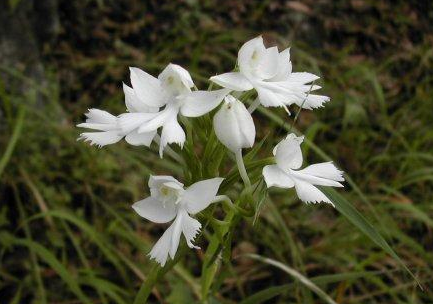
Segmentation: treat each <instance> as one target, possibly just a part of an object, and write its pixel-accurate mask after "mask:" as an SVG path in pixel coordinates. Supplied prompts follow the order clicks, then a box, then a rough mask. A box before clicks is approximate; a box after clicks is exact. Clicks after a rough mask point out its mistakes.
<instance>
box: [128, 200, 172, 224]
mask: <svg viewBox="0 0 433 304" xmlns="http://www.w3.org/2000/svg"><path fill="white" fill-rule="evenodd" d="M132 208H133V209H134V210H135V212H137V213H138V215H140V216H141V217H144V218H145V219H147V220H149V221H152V222H154V223H167V222H169V221H171V220H172V219H174V217H175V216H176V208H175V205H174V204H165V206H164V204H163V203H162V202H160V201H159V200H157V199H155V198H153V197H148V198H145V199H143V200H141V201H138V202H136V203H134V204H133V205H132Z"/></svg>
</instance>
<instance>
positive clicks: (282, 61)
mask: <svg viewBox="0 0 433 304" xmlns="http://www.w3.org/2000/svg"><path fill="white" fill-rule="evenodd" d="M290 73H292V62H291V61H290V48H287V49H285V50H284V51H282V52H280V54H279V59H278V72H277V74H276V75H275V76H274V77H272V79H271V80H272V81H284V80H286V79H287V77H289V75H290Z"/></svg>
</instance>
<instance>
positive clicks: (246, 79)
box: [78, 37, 344, 266]
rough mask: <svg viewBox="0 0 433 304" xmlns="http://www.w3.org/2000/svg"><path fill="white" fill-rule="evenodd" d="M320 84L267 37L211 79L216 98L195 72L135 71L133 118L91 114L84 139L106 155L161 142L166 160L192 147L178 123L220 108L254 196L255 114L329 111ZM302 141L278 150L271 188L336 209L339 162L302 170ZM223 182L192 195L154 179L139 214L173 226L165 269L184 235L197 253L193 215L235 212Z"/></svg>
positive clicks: (228, 142) (217, 120)
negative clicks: (170, 152) (120, 146)
mask: <svg viewBox="0 0 433 304" xmlns="http://www.w3.org/2000/svg"><path fill="white" fill-rule="evenodd" d="M318 78H319V77H318V76H316V75H314V74H311V73H307V72H292V63H291V61H290V49H285V50H284V51H282V52H279V51H278V48H277V47H270V48H266V47H265V45H264V43H263V39H262V37H257V38H254V39H252V40H250V41H248V42H246V43H245V44H244V45H243V46H242V47H241V49H240V50H239V53H238V60H237V66H236V68H235V69H234V71H232V72H228V73H224V74H221V75H217V76H213V77H211V78H210V81H211V82H213V83H214V84H217V85H219V86H221V87H222V88H221V89H218V90H214V91H209V90H198V89H197V88H196V86H195V85H194V82H193V80H192V78H191V75H190V74H189V72H188V71H187V70H185V69H184V68H182V67H181V66H179V65H176V64H172V63H170V64H168V65H167V67H166V68H165V69H164V70H163V71H162V72H161V73H160V74H159V75H158V77H154V76H152V75H150V74H148V73H146V72H144V71H142V70H140V69H138V68H130V82H131V87H130V86H128V85H126V84H123V91H124V94H125V105H126V110H127V112H126V113H123V114H120V115H118V116H114V115H112V114H110V113H108V112H106V111H102V110H98V109H89V111H88V113H86V116H87V119H86V122H85V123H81V124H79V125H78V127H82V128H88V129H93V130H95V132H85V133H82V134H81V135H80V137H79V139H83V140H85V141H89V142H90V143H91V144H92V145H93V144H95V145H98V146H99V147H102V146H105V145H109V144H113V143H116V142H118V141H120V140H121V139H122V138H125V140H126V142H127V143H129V144H131V145H144V146H147V147H149V146H150V145H151V143H152V142H153V141H155V142H156V143H158V144H159V155H160V157H161V158H162V157H163V155H164V149H165V148H166V146H167V145H168V144H173V143H176V144H178V145H179V146H180V148H183V145H184V143H185V141H186V134H185V131H184V129H183V127H182V126H181V125H180V124H179V121H178V117H179V116H183V117H199V116H203V115H205V114H208V113H210V112H212V111H213V110H214V109H217V108H218V107H219V108H218V110H217V111H216V113H215V114H214V115H213V128H214V132H215V135H216V137H217V138H218V139H219V141H220V142H221V143H222V144H223V145H224V146H225V147H227V149H229V150H230V151H231V152H233V153H235V155H236V160H237V164H238V167H239V173H240V176H241V177H242V179H243V180H244V182H245V185H246V187H247V188H251V184H250V181H249V178H248V174H247V172H246V170H245V166H244V164H243V159H242V149H244V148H251V147H253V145H254V142H255V137H256V129H255V125H254V121H253V118H252V115H251V114H252V113H253V112H254V110H255V109H256V108H257V107H258V106H260V105H261V106H264V107H282V108H283V109H285V110H286V112H287V113H288V114H290V111H289V109H288V107H289V106H291V105H292V104H295V105H297V106H298V107H300V108H303V109H309V110H311V109H315V108H318V107H322V106H323V105H324V104H325V103H326V102H328V101H329V97H327V96H322V95H315V94H312V92H313V91H316V90H318V89H320V86H318V85H315V84H314V82H315V81H316V80H317V79H318ZM243 96H248V97H250V96H256V98H255V100H254V101H253V102H252V103H251V104H250V106H249V108H248V109H247V107H246V106H245V104H244V102H242V101H241V100H242V97H243ZM236 97H237V98H236ZM244 101H245V100H244ZM220 104H221V105H220ZM158 129H160V133H159V134H158ZM303 139H304V137H303V136H296V135H295V134H293V133H292V134H288V135H287V137H286V138H285V139H283V140H282V141H281V142H280V143H278V144H277V145H276V147H275V148H274V150H273V155H274V159H275V163H274V164H269V165H266V166H265V167H264V168H263V180H264V181H265V183H266V185H267V187H268V188H269V187H280V188H292V187H294V188H295V190H296V193H297V195H298V197H299V198H300V199H301V200H302V201H304V202H306V203H318V202H326V203H329V204H331V205H333V204H332V202H331V201H330V200H329V198H327V197H326V196H325V194H324V193H323V192H321V191H320V189H319V188H318V187H317V186H331V187H342V186H343V185H342V184H341V183H340V182H342V181H344V179H343V172H342V171H339V170H338V169H337V168H336V167H335V166H334V165H333V164H332V162H325V163H319V164H314V165H310V166H308V167H306V168H304V169H300V167H301V166H302V162H303V157H302V151H301V147H300V146H301V144H302V142H303ZM222 181H223V178H220V177H215V178H212V179H207V180H202V181H199V182H197V183H195V184H192V185H191V186H189V187H188V188H186V189H185V188H184V185H183V184H182V183H181V182H179V181H178V180H176V179H175V178H173V177H171V176H151V177H150V179H149V188H150V193H151V196H150V197H148V198H146V199H144V200H141V201H138V202H136V203H135V204H134V205H133V209H134V210H135V211H136V212H137V213H138V214H139V215H140V216H142V217H144V218H146V219H148V220H150V221H152V222H155V223H167V222H169V221H172V220H174V221H173V223H172V224H171V225H170V226H169V228H168V229H167V230H166V231H165V232H164V234H163V235H162V237H161V238H160V239H159V240H158V242H157V243H156V244H155V246H154V247H153V249H152V250H151V252H150V256H151V258H153V259H155V260H156V261H157V262H158V263H160V264H161V265H162V266H164V265H165V263H166V261H167V259H168V257H169V256H170V257H171V258H174V256H175V254H176V251H177V248H178V246H179V241H180V236H181V234H183V235H184V237H185V239H186V242H187V244H188V246H189V247H190V248H198V247H196V246H195V245H193V241H194V238H195V237H196V235H197V234H198V232H199V230H200V228H201V224H200V223H199V222H198V221H197V220H196V219H194V218H192V217H191V216H190V215H194V214H196V213H198V212H200V211H202V210H204V209H205V208H207V207H208V206H209V205H210V204H211V203H215V202H222V201H226V202H230V204H233V203H231V200H230V199H229V198H228V197H227V196H225V195H219V196H218V195H217V193H218V190H219V187H220V184H221V183H222ZM249 190H251V189H249Z"/></svg>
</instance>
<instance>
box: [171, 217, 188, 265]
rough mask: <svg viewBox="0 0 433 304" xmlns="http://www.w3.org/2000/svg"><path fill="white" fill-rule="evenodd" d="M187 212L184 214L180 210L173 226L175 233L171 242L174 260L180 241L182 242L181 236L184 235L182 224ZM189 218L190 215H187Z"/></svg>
mask: <svg viewBox="0 0 433 304" xmlns="http://www.w3.org/2000/svg"><path fill="white" fill-rule="evenodd" d="M185 214H186V212H182V209H181V210H179V212H178V214H177V216H176V219H175V220H174V222H173V224H172V226H173V232H172V235H171V241H170V251H169V253H170V257H171V258H172V259H174V257H175V256H176V252H177V248H178V247H179V241H180V235H181V233H182V222H183V219H184V217H185ZM186 215H187V216H188V214H186Z"/></svg>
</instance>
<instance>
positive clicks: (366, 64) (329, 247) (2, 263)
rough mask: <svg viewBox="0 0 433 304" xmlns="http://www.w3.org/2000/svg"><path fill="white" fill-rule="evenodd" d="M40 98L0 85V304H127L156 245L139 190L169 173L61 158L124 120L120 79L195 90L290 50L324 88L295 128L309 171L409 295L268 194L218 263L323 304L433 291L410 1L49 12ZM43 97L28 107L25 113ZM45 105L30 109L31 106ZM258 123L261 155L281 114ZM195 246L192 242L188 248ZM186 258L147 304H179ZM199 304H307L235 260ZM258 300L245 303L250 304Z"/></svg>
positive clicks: (425, 14)
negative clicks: (240, 56) (139, 72)
mask: <svg viewBox="0 0 433 304" xmlns="http://www.w3.org/2000/svg"><path fill="white" fill-rule="evenodd" d="M59 11H60V13H61V14H60V15H61V16H62V19H61V27H62V31H61V32H60V34H59V36H58V38H57V41H56V42H55V43H54V45H51V46H48V47H45V48H44V49H43V51H42V55H43V60H44V65H45V67H46V77H47V82H46V83H44V84H42V85H40V84H38V83H36V82H35V81H33V80H32V79H30V78H29V77H27V75H26V74H25V72H23V71H21V70H20V69H19V68H12V69H11V68H9V67H1V71H2V73H7V75H10V77H13V78H16V79H19V81H20V83H22V84H23V85H24V86H25V88H26V89H25V90H22V89H20V88H15V87H11V86H9V85H8V83H7V82H5V81H2V83H1V86H0V98H1V101H2V103H1V108H0V113H1V116H0V128H1V130H2V131H1V133H0V151H1V153H2V154H1V158H0V178H1V180H0V201H1V205H0V244H1V247H0V278H1V279H0V298H1V299H6V301H7V303H31V302H33V303H86V302H87V303H99V302H101V303H130V302H132V299H133V298H134V296H135V293H136V292H137V290H138V287H139V285H140V283H141V281H142V280H143V279H144V278H145V277H146V276H147V275H148V273H149V271H150V270H151V269H152V265H153V264H152V263H150V262H149V260H148V258H147V257H146V256H145V253H146V252H148V250H149V248H150V246H151V245H152V244H153V242H154V241H155V240H156V238H157V237H158V235H159V234H160V232H161V231H162V230H163V227H161V226H160V225H153V224H151V223H148V222H146V221H143V220H142V219H140V218H138V217H137V216H136V215H135V214H134V213H133V212H132V211H131V208H130V205H131V203H132V202H134V201H136V200H138V199H140V198H142V197H144V196H145V195H146V192H147V188H146V186H145V185H146V180H147V177H148V175H149V174H150V173H158V174H162V173H168V174H172V173H175V174H176V175H177V176H181V175H182V168H181V166H179V164H178V163H176V161H174V160H171V159H169V158H165V159H164V160H160V159H159V158H158V156H157V154H156V153H155V151H156V147H153V148H152V150H153V153H151V152H149V151H148V150H147V149H143V148H137V147H131V146H127V145H126V144H117V145H113V146H109V147H106V148H103V149H97V148H94V147H89V146H88V145H86V144H83V143H82V142H76V138H77V135H78V133H79V130H77V129H76V128H75V127H74V125H75V124H76V123H78V122H81V121H82V120H83V113H84V112H85V111H86V109H87V108H89V107H99V108H104V109H107V110H109V111H110V112H112V113H121V112H122V111H123V95H122V92H121V82H122V81H125V80H127V73H128V69H127V67H128V66H139V67H142V68H146V69H147V70H149V71H150V72H152V73H154V74H156V73H158V71H159V70H160V69H161V68H162V67H163V66H165V64H167V63H168V62H176V63H180V64H182V65H184V66H185V67H186V68H188V69H189V70H190V71H191V73H192V74H193V77H194V79H195V80H196V83H197V85H198V86H199V87H201V86H203V85H205V84H206V79H207V78H208V77H209V76H211V75H213V74H216V73H220V72H223V71H226V70H228V69H230V68H231V67H232V66H233V64H234V62H235V59H236V52H237V50H238V48H239V47H240V45H241V44H242V43H243V42H245V41H246V40H248V39H250V38H252V37H254V36H255V35H258V34H264V37H265V40H266V41H267V42H269V43H277V44H278V45H279V46H280V47H287V46H291V47H292V51H291V53H292V60H293V63H294V67H295V70H296V71H303V70H307V71H311V72H314V73H317V74H318V75H321V76H323V78H322V79H321V81H320V85H322V86H323V92H325V93H326V95H328V96H331V102H330V103H329V104H328V105H327V106H326V107H325V108H324V109H320V110H317V111H314V112H308V111H303V112H302V113H301V115H300V119H299V121H298V123H297V126H296V127H297V128H298V129H299V130H300V131H302V132H303V133H305V134H306V136H307V138H308V139H309V140H311V141H312V142H314V143H315V144H316V145H317V147H319V148H320V149H319V150H318V149H317V148H316V147H315V146H312V145H309V146H308V147H306V148H305V151H304V152H305V153H306V159H308V161H310V162H315V161H321V160H323V159H326V158H331V159H333V160H334V161H335V162H336V163H337V164H338V166H339V167H340V168H342V169H343V170H344V171H345V172H346V173H347V174H348V175H349V176H350V177H351V179H352V180H353V184H352V183H351V184H349V183H347V187H346V188H345V189H344V190H343V191H340V193H341V194H342V195H344V197H345V198H347V199H348V200H349V201H350V202H351V203H352V204H354V205H355V206H356V207H357V208H358V209H359V210H360V211H361V212H362V213H363V214H364V215H365V216H366V217H367V218H369V219H370V221H371V222H373V223H374V225H375V226H376V228H377V229H378V230H379V231H380V232H381V234H382V235H383V236H384V237H385V238H386V239H387V240H388V241H389V242H390V243H391V245H392V247H393V248H394V250H395V251H396V252H397V253H398V254H399V255H400V256H401V258H402V259H403V260H404V261H405V263H406V264H407V265H408V267H409V268H410V269H411V270H412V271H413V272H414V273H415V274H416V275H417V276H418V278H419V280H420V281H421V282H423V284H424V287H425V290H424V291H421V290H420V289H419V288H418V287H417V286H416V284H415V283H414V282H413V280H412V279H411V278H410V277H409V276H408V275H407V274H405V273H404V272H402V271H401V270H400V268H399V265H398V264H397V262H396V261H395V260H393V259H392V258H391V257H389V256H387V255H386V254H385V253H384V252H382V251H380V250H379V249H378V248H377V247H376V246H375V245H374V244H373V243H372V242H371V241H370V240H369V239H367V238H366V237H365V236H364V235H363V234H362V233H361V232H359V231H358V230H357V229H356V228H355V227H353V226H352V225H351V224H350V223H349V222H348V221H347V219H345V218H343V217H341V216H339V215H338V214H337V213H336V212H335V211H334V210H332V209H331V208H329V207H327V206H322V205H315V206H307V205H304V204H302V203H300V202H299V201H298V200H297V199H296V197H295V196H294V195H293V192H287V191H272V195H271V196H270V198H269V199H267V200H266V201H265V202H263V205H262V209H261V212H260V217H259V218H258V219H257V221H256V222H255V223H254V225H253V223H243V224H241V225H240V227H239V229H238V230H237V232H236V235H234V236H233V240H234V244H233V249H234V255H235V256H237V255H240V254H260V255H261V256H265V257H269V258H272V259H275V260H278V261H280V262H282V263H284V264H285V265H287V266H289V267H291V268H293V269H296V270H297V271H298V272H299V273H300V274H301V275H303V276H305V277H307V278H309V279H310V280H311V281H312V282H314V283H315V284H316V285H317V286H319V287H320V288H321V289H322V290H324V291H325V292H326V294H328V295H329V296H330V297H332V298H333V299H334V300H335V301H336V302H337V303H430V302H432V301H433V294H432V292H431V288H432V284H431V282H432V279H433V271H432V266H433V254H432V249H433V248H432V244H433V242H432V241H433V233H432V228H433V220H432V215H433V208H432V204H431V199H432V198H433V187H432V181H433V111H432V108H433V94H432V93H433V90H432V88H433V72H432V71H433V47H432V45H433V32H432V30H431V28H430V25H431V23H432V22H433V8H432V5H431V4H428V3H423V4H420V3H418V2H416V1H411V2H406V1H396V2H394V1H389V2H388V1H350V2H345V1H332V2H331V1H321V2H320V3H319V4H317V5H316V3H315V1H302V2H297V1H289V2H284V1H263V2H248V1H239V2H238V1H236V2H235V1H227V2H224V3H222V4H221V3H217V2H214V1H205V2H203V3H200V4H199V3H198V2H195V1H185V2H183V1H182V2H161V3H160V2H157V1H155V2H153V1H148V2H143V3H135V2H133V1H121V2H115V1H107V0H106V1H102V0H101V1H97V2H94V1H85V2H83V3H73V2H72V3H71V2H67V1H60V2H59ZM41 96H42V97H41ZM41 98H42V100H44V103H43V104H40V103H39V99H41ZM272 112H273V113H276V115H273V116H272V115H269V113H268V112H266V111H261V112H257V113H256V115H255V117H254V118H255V122H256V125H257V126H259V125H260V126H261V128H260V129H259V128H258V140H260V139H262V138H263V137H264V136H266V134H268V133H270V134H271V135H270V136H269V140H268V141H267V142H266V143H265V144H264V146H263V148H262V151H261V152H260V153H261V155H262V156H263V157H266V156H268V155H269V153H270V151H271V148H272V147H273V145H274V144H275V143H276V142H277V141H278V140H279V139H280V138H281V137H282V136H283V134H284V131H283V130H282V126H281V123H280V120H281V118H284V117H285V116H284V113H283V112H279V111H272ZM199 243H200V245H201V246H202V248H203V247H205V246H206V242H205V241H204V240H203V239H201V240H199ZM202 255H203V253H202V252H201V251H198V252H194V251H190V252H188V253H187V256H186V258H184V259H183V260H182V262H181V263H179V264H178V265H177V266H176V267H175V268H174V269H173V271H171V272H169V273H168V274H167V275H166V276H165V278H164V280H163V282H162V283H161V284H159V285H158V286H157V288H156V289H155V290H154V291H153V294H152V297H153V298H152V301H154V302H162V303H194V302H195V301H196V298H197V297H196V296H197V295H199V294H200V282H199V280H198V278H197V276H199V274H200V267H201V263H200V261H201V260H203V256H202ZM219 278H220V281H218V282H216V284H214V286H213V288H215V299H213V303H238V302H241V301H242V300H244V303H260V301H268V302H266V303H319V302H318V301H319V299H318V298H316V296H315V295H314V294H313V293H311V291H310V290H309V289H307V288H305V286H303V285H302V284H299V283H298V282H296V281H293V278H292V277H291V276H289V275H288V274H286V273H285V272H284V271H281V269H278V268H275V267H272V266H270V265H266V264H263V263H260V262H259V261H257V260H253V259H249V258H238V259H234V260H233V263H232V265H231V267H228V268H227V269H226V270H225V273H222V274H221V275H220V276H219ZM259 300H260V301H259Z"/></svg>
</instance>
